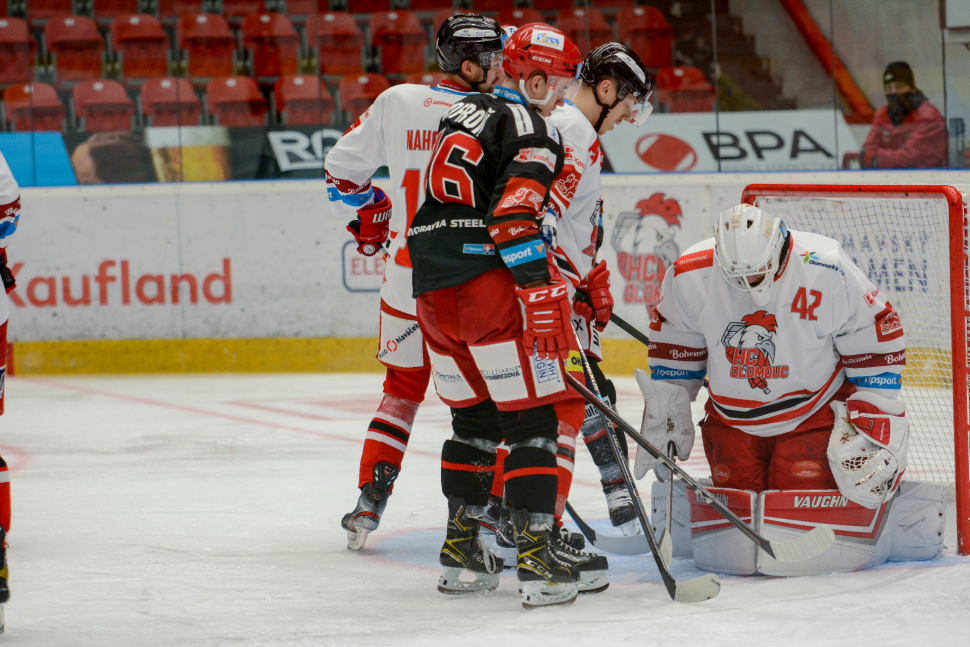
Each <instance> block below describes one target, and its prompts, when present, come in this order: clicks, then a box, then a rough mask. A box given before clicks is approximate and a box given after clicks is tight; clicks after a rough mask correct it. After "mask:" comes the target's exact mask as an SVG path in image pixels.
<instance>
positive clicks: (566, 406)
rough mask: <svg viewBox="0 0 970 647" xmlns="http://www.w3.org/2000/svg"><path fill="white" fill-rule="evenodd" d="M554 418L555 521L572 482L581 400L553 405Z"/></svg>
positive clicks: (567, 496)
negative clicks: (556, 424)
mask: <svg viewBox="0 0 970 647" xmlns="http://www.w3.org/2000/svg"><path fill="white" fill-rule="evenodd" d="M554 406H555V409H556V419H557V420H558V421H559V430H558V431H559V439H558V448H557V450H556V464H557V467H558V470H559V474H558V476H559V483H558V486H557V493H556V521H557V522H559V520H560V519H562V515H563V513H564V512H565V511H566V500H567V499H568V498H569V490H570V488H571V487H572V484H573V469H574V467H575V464H576V436H578V435H579V428H580V426H581V425H582V423H583V415H584V407H583V402H582V401H581V400H578V399H570V400H564V401H562V402H557V403H556V404H555V405H554Z"/></svg>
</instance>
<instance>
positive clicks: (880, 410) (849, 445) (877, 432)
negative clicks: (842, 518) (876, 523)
mask: <svg viewBox="0 0 970 647" xmlns="http://www.w3.org/2000/svg"><path fill="white" fill-rule="evenodd" d="M831 407H832V411H833V412H834V413H835V425H834V426H833V428H832V435H831V436H830V437H829V445H828V451H827V452H826V455H827V457H828V461H829V466H830V467H831V469H832V475H833V476H834V477H835V483H836V485H838V487H839V490H840V491H841V492H842V494H844V495H845V496H846V497H848V498H849V499H850V500H851V501H853V502H854V503H857V504H859V505H861V506H864V507H866V508H870V509H876V508H878V507H879V506H880V505H882V504H883V502H885V501H888V500H889V499H891V498H892V494H893V492H894V491H895V489H896V487H897V486H898V484H899V480H900V478H901V476H902V474H903V471H904V470H905V469H906V456H907V453H908V449H909V421H908V420H907V419H906V418H905V417H904V416H905V412H906V406H905V404H904V403H903V402H902V401H900V400H888V399H886V398H883V397H880V396H878V395H875V394H872V393H868V392H858V393H854V394H852V395H851V396H849V399H848V400H846V402H832V403H831Z"/></svg>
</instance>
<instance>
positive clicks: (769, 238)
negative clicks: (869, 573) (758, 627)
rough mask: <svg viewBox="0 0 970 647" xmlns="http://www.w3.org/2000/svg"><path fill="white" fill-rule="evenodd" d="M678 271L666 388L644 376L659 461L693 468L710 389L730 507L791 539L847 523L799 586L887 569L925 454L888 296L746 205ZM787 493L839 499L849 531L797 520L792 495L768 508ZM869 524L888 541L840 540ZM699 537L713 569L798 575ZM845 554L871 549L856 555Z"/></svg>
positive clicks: (666, 283)
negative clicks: (698, 400) (896, 526)
mask: <svg viewBox="0 0 970 647" xmlns="http://www.w3.org/2000/svg"><path fill="white" fill-rule="evenodd" d="M672 269H673V271H669V272H667V274H666V275H665V276H664V280H663V285H662V298H661V301H660V303H659V304H657V306H656V307H655V308H654V310H653V312H652V319H653V322H652V323H651V325H650V330H651V333H650V356H649V362H650V369H651V375H650V378H647V376H646V375H645V374H643V373H641V374H639V375H638V381H639V383H640V386H641V389H642V390H643V393H644V397H645V400H646V411H645V413H644V426H643V434H644V436H645V437H646V439H647V440H648V441H650V442H651V443H653V444H654V445H655V446H656V447H667V445H668V443H669V442H673V443H674V444H675V445H676V447H677V454H678V457H679V458H680V459H681V460H686V459H687V458H688V456H689V455H690V451H691V447H692V445H693V443H694V425H693V421H692V419H691V412H690V400H693V399H694V398H695V397H696V396H697V393H698V391H699V390H700V388H701V385H702V383H703V381H704V378H705V375H706V377H707V379H708V381H709V384H708V395H709V397H708V400H707V403H706V405H705V412H706V417H705V419H704V421H702V422H701V435H702V438H703V443H704V453H705V454H706V456H707V460H708V463H709V464H710V467H711V474H712V480H713V484H714V486H715V490H714V491H715V493H720V494H723V496H724V500H726V501H730V502H732V505H734V504H735V503H737V502H739V501H740V502H742V503H741V506H742V507H743V509H744V510H747V514H748V515H750V514H752V512H751V511H752V510H757V514H760V515H762V517H763V519H764V520H765V521H764V522H765V523H773V524H776V525H778V526H780V527H789V528H808V527H811V526H812V524H813V523H816V524H817V523H829V524H840V525H838V526H836V535H837V544H836V548H837V550H831V551H827V552H826V553H824V554H823V555H822V556H820V557H819V558H818V559H815V560H809V561H807V562H805V563H804V564H801V565H800V566H799V568H800V569H802V570H801V571H799V572H805V573H808V572H826V571H830V570H849V569H850V568H859V567H862V566H865V565H870V564H872V563H878V562H879V561H882V560H885V559H886V557H887V556H888V550H889V548H888V540H886V542H887V543H885V544H883V543H882V541H883V540H881V539H879V537H878V535H879V532H881V530H880V529H879V528H880V527H881V525H882V524H880V523H879V519H881V518H882V515H883V513H885V512H886V511H887V508H886V504H888V503H889V502H890V500H891V499H892V498H893V496H894V494H895V493H896V490H897V488H898V486H899V482H900V478H901V476H902V473H903V471H904V470H905V467H906V454H907V447H908V444H909V435H908V422H907V418H906V416H905V409H906V407H905V404H904V403H903V402H902V401H901V400H899V399H898V395H899V389H900V382H901V371H902V369H903V366H904V365H905V362H906V360H905V357H906V346H905V339H904V334H903V327H902V323H901V322H900V319H899V316H898V314H897V313H896V311H895V310H894V308H893V306H892V304H891V303H890V302H889V300H888V299H887V297H886V295H885V294H883V293H882V292H880V291H879V290H878V289H877V288H876V286H875V285H874V284H873V283H872V282H871V281H870V280H869V279H868V278H867V277H866V275H865V274H864V273H863V272H862V271H861V270H860V269H859V268H858V267H857V266H856V265H855V264H854V263H853V261H852V259H851V257H850V256H849V255H848V254H847V253H846V252H845V251H844V250H843V249H842V247H841V246H840V244H839V243H838V242H837V241H835V240H833V239H831V238H826V237H824V236H820V235H817V234H812V233H808V232H802V231H792V230H788V229H787V228H786V226H785V223H784V222H783V221H782V220H781V219H780V218H772V217H771V216H770V215H769V214H768V213H767V212H765V211H764V210H762V209H759V208H756V207H753V206H750V205H744V204H742V205H738V206H736V207H733V208H731V209H728V210H727V211H725V212H724V213H722V214H721V215H720V217H719V218H718V220H717V223H716V224H715V227H714V237H713V238H711V239H708V240H705V241H703V242H701V243H698V244H697V245H695V246H693V247H691V248H690V249H688V250H687V251H686V252H685V253H684V254H683V255H682V256H681V257H680V259H678V260H677V262H676V263H675V264H674V267H673V268H672ZM656 465H657V461H656V460H655V459H653V458H652V457H650V456H649V455H647V454H646V452H638V454H637V460H636V469H635V473H636V475H637V476H638V477H642V476H643V475H644V474H645V473H646V472H647V470H649V469H652V468H653V467H655V466H656ZM717 488H720V489H717ZM775 490H780V491H782V492H780V493H779V494H784V493H785V492H796V493H798V494H801V493H802V492H801V491H804V490H809V491H813V492H815V494H816V495H818V494H819V492H818V491H819V490H822V491H826V490H827V491H829V492H828V494H832V495H834V498H833V499H831V500H834V501H840V500H841V503H839V507H844V508H846V509H845V510H838V511H837V514H838V515H839V516H838V517H837V519H838V520H837V521H833V520H832V518H831V517H828V516H825V515H826V514H831V513H829V512H828V511H827V510H822V511H817V512H812V511H802V510H792V509H791V506H788V507H786V505H787V504H785V505H782V503H780V502H779V501H781V499H779V498H778V496H776V495H771V494H770V493H769V494H760V493H764V492H766V491H775ZM823 493H825V492H823ZM759 496H761V503H760V504H758V505H757V506H755V505H754V503H753V502H754V501H755V500H756V499H757V498H758V497H759ZM840 496H841V497H842V499H840ZM795 500H796V503H795V507H799V504H798V503H797V497H796V499H795ZM693 506H694V507H692V511H691V516H692V518H693V517H694V516H695V513H696V514H700V515H701V516H702V515H703V513H702V512H698V510H700V509H701V508H703V503H695V504H693ZM873 510H876V511H877V512H876V516H873ZM859 519H863V521H859V522H858V523H857V520H859ZM786 524H787V526H786ZM799 524H801V525H799ZM854 524H855V525H859V526H861V527H863V528H865V527H866V526H867V524H870V525H872V528H869V531H871V532H872V533H873V534H872V537H869V538H868V539H865V538H864V537H863V539H864V540H863V539H860V536H861V535H860V534H859V533H852V532H848V533H846V534H845V535H844V536H843V535H841V534H840V533H841V531H842V530H844V529H845V528H846V527H848V526H852V525H854ZM840 528H841V530H840ZM873 528H875V530H873ZM701 530H703V528H701ZM697 532H698V531H697V530H696V529H695V536H694V541H695V548H694V557H695V561H697V563H698V564H699V565H701V566H703V567H705V568H709V569H711V570H717V571H718V572H727V573H753V572H756V570H755V569H760V572H763V573H774V574H793V573H792V572H791V571H790V570H771V569H778V568H780V567H779V566H778V565H777V564H778V563H775V562H773V560H769V559H768V558H767V557H763V558H762V559H761V560H756V557H757V555H756V552H754V551H749V550H747V548H748V547H749V546H750V543H749V542H746V541H740V542H736V541H734V539H733V536H734V535H733V534H732V533H734V532H736V531H734V530H733V529H732V530H729V531H727V532H722V533H721V534H720V535H717V534H709V535H708V536H706V537H703V538H701V535H698V534H697ZM887 537H888V533H887ZM698 541H700V542H701V543H700V544H698V543H697V542H698ZM732 542H734V543H732ZM839 542H845V545H846V546H848V544H849V543H853V542H856V544H855V545H853V546H851V547H848V548H847V549H843V548H841V547H840V546H842V544H840V543H839ZM863 544H865V545H863ZM859 555H864V556H865V557H864V559H863V558H859V557H858V556H859ZM847 559H850V560H858V559H862V561H846V560H847ZM866 560H869V561H866ZM759 564H760V566H759ZM785 568H790V567H785ZM813 569H814V570H813Z"/></svg>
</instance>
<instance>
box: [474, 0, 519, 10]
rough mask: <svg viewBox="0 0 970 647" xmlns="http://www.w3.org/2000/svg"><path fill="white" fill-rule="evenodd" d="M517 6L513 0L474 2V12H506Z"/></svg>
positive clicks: (476, 0)
mask: <svg viewBox="0 0 970 647" xmlns="http://www.w3.org/2000/svg"><path fill="white" fill-rule="evenodd" d="M514 6H515V2H514V1H513V0H472V11H474V12H475V13H482V12H483V11H505V10H508V9H511V8H513V7H514Z"/></svg>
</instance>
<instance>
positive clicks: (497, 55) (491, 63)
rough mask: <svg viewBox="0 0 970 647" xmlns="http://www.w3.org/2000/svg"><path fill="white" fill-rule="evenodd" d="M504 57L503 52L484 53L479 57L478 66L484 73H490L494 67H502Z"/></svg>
mask: <svg viewBox="0 0 970 647" xmlns="http://www.w3.org/2000/svg"><path fill="white" fill-rule="evenodd" d="M503 60H504V56H503V55H502V51H501V50H498V51H495V52H482V53H481V54H479V55H478V64H479V65H480V66H481V68H482V70H483V71H484V72H488V71H489V70H490V69H492V68H493V67H502V61H503Z"/></svg>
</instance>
